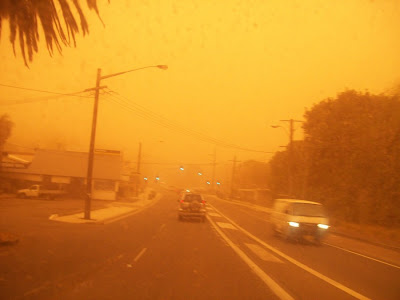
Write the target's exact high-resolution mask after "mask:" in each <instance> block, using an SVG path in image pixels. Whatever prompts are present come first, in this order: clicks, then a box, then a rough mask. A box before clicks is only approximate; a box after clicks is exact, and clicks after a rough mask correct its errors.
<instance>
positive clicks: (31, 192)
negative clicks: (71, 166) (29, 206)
mask: <svg viewBox="0 0 400 300" xmlns="http://www.w3.org/2000/svg"><path fill="white" fill-rule="evenodd" d="M62 195H65V191H63V190H59V189H46V188H44V187H43V186H42V185H39V184H34V185H31V186H30V187H29V188H27V189H22V190H18V191H17V197H18V198H46V199H51V200H53V199H55V198H57V197H60V196H62Z"/></svg>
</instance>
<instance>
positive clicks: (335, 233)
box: [331, 230, 400, 253]
mask: <svg viewBox="0 0 400 300" xmlns="http://www.w3.org/2000/svg"><path fill="white" fill-rule="evenodd" d="M331 234H333V235H338V236H342V237H345V238H348V239H352V240H356V241H360V242H364V243H367V244H371V245H374V246H378V247H381V248H385V249H389V250H393V251H396V252H399V253H400V247H396V246H392V245H388V244H384V243H379V242H375V241H371V240H368V239H366V238H362V237H356V236H352V235H351V234H346V233H343V232H339V231H335V230H331Z"/></svg>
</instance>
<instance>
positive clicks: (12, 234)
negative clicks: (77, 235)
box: [0, 190, 162, 246]
mask: <svg viewBox="0 0 400 300" xmlns="http://www.w3.org/2000/svg"><path fill="white" fill-rule="evenodd" d="M150 193H151V190H147V191H146V192H145V193H142V194H140V195H139V196H138V197H130V198H125V199H123V200H120V201H116V202H112V201H100V200H94V201H92V210H91V219H90V220H86V219H84V213H83V209H84V205H83V204H84V200H82V199H72V198H71V199H69V198H64V199H59V200H46V199H19V198H16V197H15V195H14V194H0V209H1V211H2V213H4V214H5V215H4V218H3V219H2V220H1V221H2V222H0V223H2V224H3V225H2V226H1V228H0V246H9V245H14V244H17V243H18V242H19V241H20V239H21V235H23V232H24V231H23V230H21V229H20V226H19V225H18V224H23V223H24V222H25V220H27V219H29V220H30V221H29V222H31V223H32V224H38V222H43V221H45V220H46V219H48V220H50V222H52V221H57V222H64V223H75V224H85V223H88V224H109V223H112V222H115V221H118V220H120V219H123V218H126V217H128V216H130V215H133V214H136V213H138V212H140V211H142V210H143V209H145V208H147V207H150V206H151V205H154V204H155V203H156V202H157V201H158V200H160V198H161V197H162V194H161V193H157V194H155V196H153V197H149V194H150ZM27 207H30V209H29V210H27V209H26V208H27ZM7 220H9V221H11V223H7ZM12 222H14V223H12ZM54 223H56V222H54ZM8 225H9V226H8Z"/></svg>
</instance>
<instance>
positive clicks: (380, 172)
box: [303, 90, 400, 224]
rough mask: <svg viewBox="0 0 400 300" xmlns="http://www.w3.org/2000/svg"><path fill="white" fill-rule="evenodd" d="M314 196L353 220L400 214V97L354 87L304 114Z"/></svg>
mask: <svg viewBox="0 0 400 300" xmlns="http://www.w3.org/2000/svg"><path fill="white" fill-rule="evenodd" d="M305 119H306V122H305V123H304V124H303V127H304V131H305V141H306V143H307V147H308V149H307V152H308V155H309V157H310V158H311V159H310V165H309V174H310V176H309V188H311V190H312V195H311V197H312V198H314V199H318V200H320V201H323V202H326V204H327V205H328V206H330V208H331V209H332V210H335V209H337V210H338V212H339V213H340V214H339V215H343V210H344V212H345V216H346V219H347V220H349V221H354V222H374V223H382V224H383V223H385V224H389V223H393V220H396V219H399V218H400V213H399V207H400V175H399V172H398V171H399V168H400V101H399V99H398V97H396V96H385V95H372V94H369V93H361V92H356V91H354V90H349V91H345V92H343V93H340V94H339V95H338V96H337V98H336V99H332V98H330V99H326V100H324V101H322V102H320V103H318V104H316V105H315V106H314V107H313V108H312V109H311V110H308V111H306V113H305Z"/></svg>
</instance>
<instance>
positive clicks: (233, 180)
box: [230, 155, 239, 199]
mask: <svg viewBox="0 0 400 300" xmlns="http://www.w3.org/2000/svg"><path fill="white" fill-rule="evenodd" d="M231 161H232V162H233V165H232V179H231V193H230V196H231V199H233V196H234V190H235V178H236V163H238V162H239V161H237V160H236V155H235V156H234V157H233V160H231Z"/></svg>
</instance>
